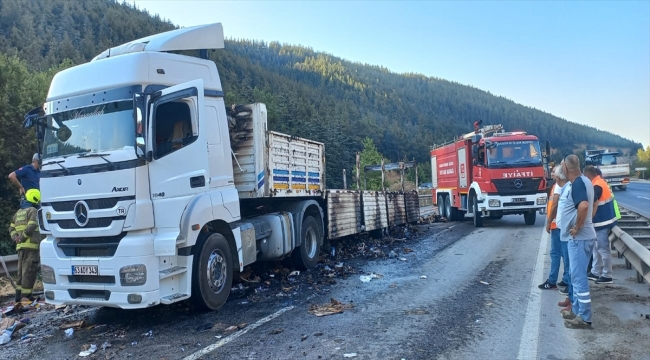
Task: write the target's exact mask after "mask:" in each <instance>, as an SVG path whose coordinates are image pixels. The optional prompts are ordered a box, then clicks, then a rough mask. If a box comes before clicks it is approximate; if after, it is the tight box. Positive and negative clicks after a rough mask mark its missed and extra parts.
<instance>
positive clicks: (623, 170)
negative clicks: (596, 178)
mask: <svg viewBox="0 0 650 360" xmlns="http://www.w3.org/2000/svg"><path fill="white" fill-rule="evenodd" d="M619 155H621V153H620V152H618V151H609V149H597V150H586V151H585V165H593V166H595V167H597V168H599V169H600V171H601V172H602V173H603V179H605V181H607V183H608V184H609V186H610V187H611V188H612V189H617V190H627V185H628V184H629V183H630V164H628V163H623V164H621V163H619V160H618V157H619Z"/></svg>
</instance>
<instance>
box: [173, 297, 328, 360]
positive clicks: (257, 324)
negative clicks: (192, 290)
mask: <svg viewBox="0 0 650 360" xmlns="http://www.w3.org/2000/svg"><path fill="white" fill-rule="evenodd" d="M317 295H318V294H311V295H309V296H308V297H307V298H306V299H305V300H304V301H302V302H301V304H304V303H306V302H308V301H309V300H311V299H313V298H315V297H316V296H317ZM293 308H295V306H293V305H291V306H287V307H285V308H282V309H280V310H278V311H276V312H274V313H273V314H271V315H269V316H267V317H265V318H261V319H259V320H257V321H256V322H255V323H254V324H252V325H250V326H247V327H245V328H244V329H242V330H240V331H238V332H236V333H234V334H232V335H230V336H228V337H225V338H223V339H221V340H219V341H217V342H216V343H214V344H212V345H210V346H206V347H205V348H203V349H201V350H199V351H197V352H195V353H193V354H192V355H188V356H186V357H185V358H183V360H196V359H200V358H201V357H202V356H203V355H207V354H209V353H211V352H213V351H215V350H216V349H218V348H220V347H222V346H224V345H226V344H228V343H229V342H231V341H233V340H235V339H237V338H238V337H240V336H242V335H244V334H246V333H247V332H249V331H251V330H254V329H256V328H258V327H260V326H262V325H264V324H266V323H267V322H269V321H271V320H273V319H275V318H277V317H278V316H280V315H282V314H284V313H285V312H287V311H289V310H291V309H293Z"/></svg>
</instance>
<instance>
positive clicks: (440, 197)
mask: <svg viewBox="0 0 650 360" xmlns="http://www.w3.org/2000/svg"><path fill="white" fill-rule="evenodd" d="M445 209H446V206H445V197H444V196H443V195H438V215H440V216H442V217H447V215H446V214H445Z"/></svg>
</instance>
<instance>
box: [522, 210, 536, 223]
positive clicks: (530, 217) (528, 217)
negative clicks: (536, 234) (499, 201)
mask: <svg viewBox="0 0 650 360" xmlns="http://www.w3.org/2000/svg"><path fill="white" fill-rule="evenodd" d="M535 220H537V214H536V213H535V212H527V213H525V214H524V222H525V223H526V225H535Z"/></svg>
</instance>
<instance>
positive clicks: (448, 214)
mask: <svg viewBox="0 0 650 360" xmlns="http://www.w3.org/2000/svg"><path fill="white" fill-rule="evenodd" d="M445 216H446V217H447V219H449V221H456V213H455V212H454V208H452V207H451V197H450V196H445Z"/></svg>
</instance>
